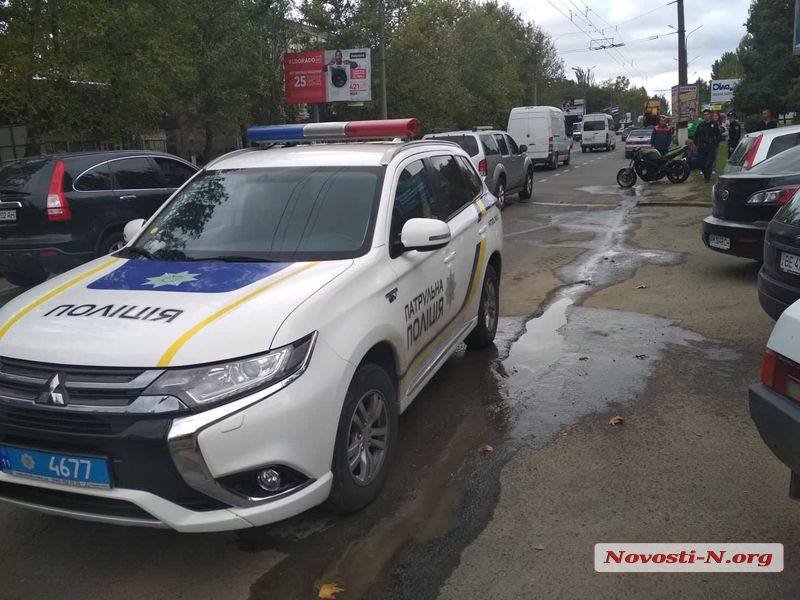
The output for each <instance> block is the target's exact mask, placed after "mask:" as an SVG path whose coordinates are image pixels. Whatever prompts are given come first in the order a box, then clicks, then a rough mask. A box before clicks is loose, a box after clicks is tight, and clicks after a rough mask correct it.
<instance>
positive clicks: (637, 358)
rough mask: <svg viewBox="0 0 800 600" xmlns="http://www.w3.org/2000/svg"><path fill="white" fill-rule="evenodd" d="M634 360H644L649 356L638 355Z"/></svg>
mask: <svg viewBox="0 0 800 600" xmlns="http://www.w3.org/2000/svg"><path fill="white" fill-rule="evenodd" d="M634 358H636V360H644V359H645V358H647V354H636V355H634Z"/></svg>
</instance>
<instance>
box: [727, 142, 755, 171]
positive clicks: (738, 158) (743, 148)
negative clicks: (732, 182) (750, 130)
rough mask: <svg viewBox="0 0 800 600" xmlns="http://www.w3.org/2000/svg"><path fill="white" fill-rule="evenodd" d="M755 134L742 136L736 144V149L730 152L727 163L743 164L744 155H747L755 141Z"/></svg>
mask: <svg viewBox="0 0 800 600" xmlns="http://www.w3.org/2000/svg"><path fill="white" fill-rule="evenodd" d="M756 137H757V136H746V137H744V138H742V141H741V142H739V144H738V145H737V146H736V149H735V150H734V151H733V154H731V157H730V158H729V159H728V164H729V165H736V166H742V165H743V164H744V157H745V156H746V155H747V152H748V151H749V150H750V148H751V147H752V146H753V144H755V143H756Z"/></svg>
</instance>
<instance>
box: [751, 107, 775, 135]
mask: <svg viewBox="0 0 800 600" xmlns="http://www.w3.org/2000/svg"><path fill="white" fill-rule="evenodd" d="M777 128H778V122H777V121H776V120H775V119H774V118H773V116H772V110H771V109H769V108H765V109H764V110H762V111H761V123H759V124H758V129H756V131H764V130H765V129H777Z"/></svg>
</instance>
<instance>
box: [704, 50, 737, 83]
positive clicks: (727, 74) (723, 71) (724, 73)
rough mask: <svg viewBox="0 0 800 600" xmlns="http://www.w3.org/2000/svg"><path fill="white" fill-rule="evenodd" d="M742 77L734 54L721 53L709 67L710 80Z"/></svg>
mask: <svg viewBox="0 0 800 600" xmlns="http://www.w3.org/2000/svg"><path fill="white" fill-rule="evenodd" d="M741 76H742V64H741V63H740V62H739V55H738V54H736V52H730V51H728V52H723V53H722V56H720V57H719V58H718V59H717V60H715V61H714V64H712V65H711V79H738V78H739V77H741Z"/></svg>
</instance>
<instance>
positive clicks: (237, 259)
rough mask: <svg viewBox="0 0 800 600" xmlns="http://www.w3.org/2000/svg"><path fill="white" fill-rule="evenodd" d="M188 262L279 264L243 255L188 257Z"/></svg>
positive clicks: (266, 259)
mask: <svg viewBox="0 0 800 600" xmlns="http://www.w3.org/2000/svg"><path fill="white" fill-rule="evenodd" d="M186 260H189V261H192V262H231V263H247V262H250V263H265V262H277V261H274V260H270V259H268V258H258V257H256V256H243V255H222V256H207V257H203V258H199V257H194V256H187V257H186Z"/></svg>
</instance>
